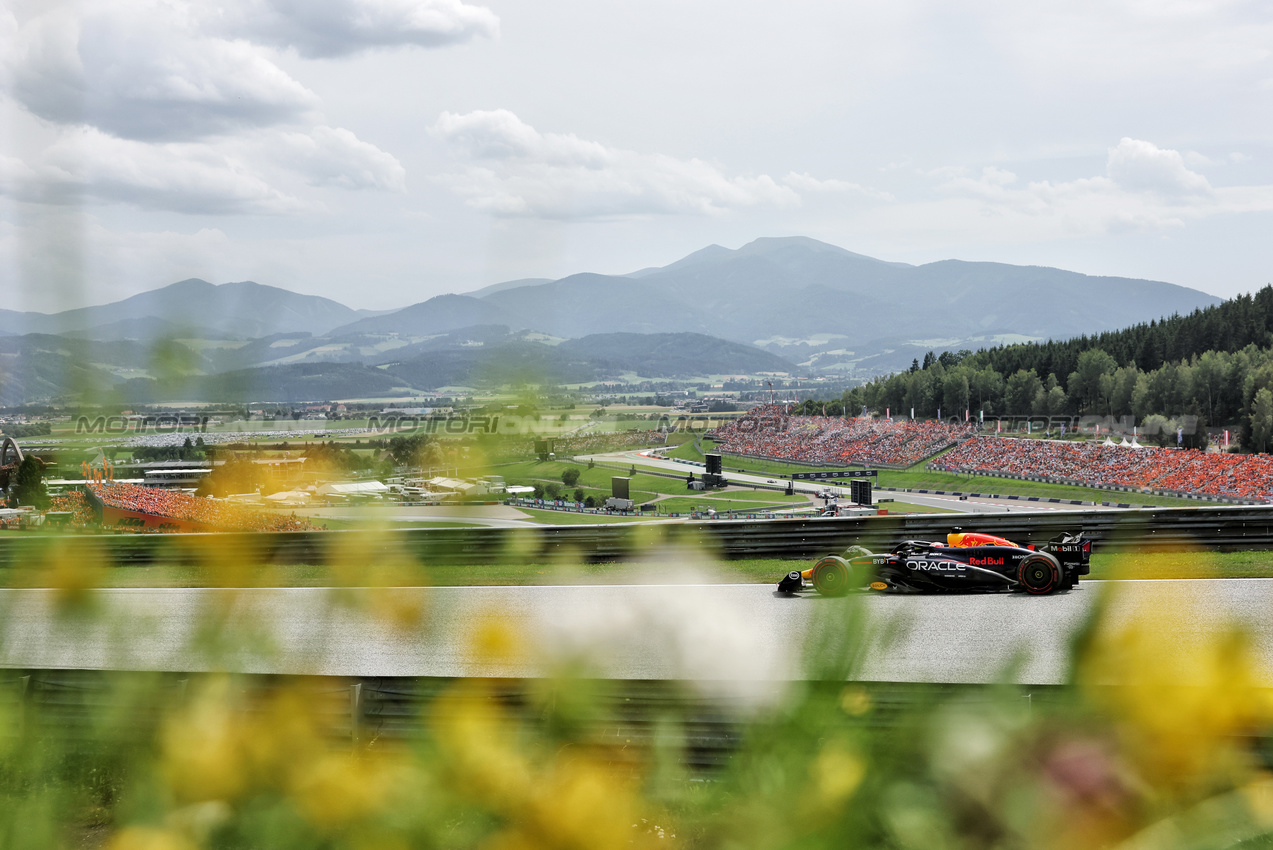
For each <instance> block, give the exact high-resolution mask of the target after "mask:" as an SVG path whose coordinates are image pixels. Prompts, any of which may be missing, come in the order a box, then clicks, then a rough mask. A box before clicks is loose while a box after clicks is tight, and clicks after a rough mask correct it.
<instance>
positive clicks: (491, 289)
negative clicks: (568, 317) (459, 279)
mask: <svg viewBox="0 0 1273 850" xmlns="http://www.w3.org/2000/svg"><path fill="white" fill-rule="evenodd" d="M541 283H552V278H550V277H524V278H521V279H519V280H506V281H504V282H503V283H492V284H491V285H490V286H483V287H482V288H481V289H475V290H473V291H472V292H465V293H463V294H464V295H467V296H469V297H470V298H485V297H486V296H487V295H491V294H493V293H496V292H503V291H504V290H505V289H517V288H518V287H521V286H538V285H539V284H541Z"/></svg>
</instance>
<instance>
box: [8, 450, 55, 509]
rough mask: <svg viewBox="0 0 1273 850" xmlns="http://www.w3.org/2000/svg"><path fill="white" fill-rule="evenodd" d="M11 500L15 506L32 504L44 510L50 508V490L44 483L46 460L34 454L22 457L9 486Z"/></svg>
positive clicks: (31, 505)
mask: <svg viewBox="0 0 1273 850" xmlns="http://www.w3.org/2000/svg"><path fill="white" fill-rule="evenodd" d="M9 501H10V503H11V505H13V506H19V505H21V506H30V507H35V508H37V509H39V510H42V511H43V510H47V509H48V507H49V490H48V488H47V487H46V486H45V485H44V461H42V460H40V459H39V458H38V457H35V456H34V455H27V456H26V457H24V458H23V459H22V463H20V464H18V468H17V470H16V471H15V472H14V476H13V482H12V484H10V486H9Z"/></svg>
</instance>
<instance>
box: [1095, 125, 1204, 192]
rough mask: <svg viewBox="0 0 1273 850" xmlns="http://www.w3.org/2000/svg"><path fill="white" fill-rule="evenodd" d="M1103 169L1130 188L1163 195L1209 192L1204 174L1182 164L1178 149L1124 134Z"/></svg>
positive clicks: (1183, 161) (1183, 162) (1183, 160)
mask: <svg viewBox="0 0 1273 850" xmlns="http://www.w3.org/2000/svg"><path fill="white" fill-rule="evenodd" d="M1106 173H1107V174H1108V175H1109V177H1110V179H1111V180H1113V181H1115V182H1116V183H1118V184H1119V185H1120V186H1122V187H1124V188H1126V189H1131V190H1133V191H1148V192H1159V193H1161V194H1164V195H1209V194H1211V184H1210V183H1208V182H1207V178H1205V177H1203V176H1202V175H1201V174H1198V173H1197V172H1195V171H1190V170H1189V168H1188V167H1187V166H1186V165H1185V159H1184V157H1183V156H1181V155H1180V152H1179V151H1173V150H1166V149H1164V148H1160V147H1158V146H1157V145H1155V144H1153V143H1152V142H1145V141H1141V140H1140V139H1129V138H1126V137H1124V138H1123V139H1122V140H1121V141H1120V142H1119V143H1118V146H1117V147H1115V148H1112V149H1111V150H1110V152H1109V161H1108V163H1107V165H1106Z"/></svg>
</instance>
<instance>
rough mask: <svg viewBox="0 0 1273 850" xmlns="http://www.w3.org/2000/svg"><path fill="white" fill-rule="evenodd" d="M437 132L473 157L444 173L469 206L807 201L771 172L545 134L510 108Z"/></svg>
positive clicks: (552, 211) (587, 209) (541, 208)
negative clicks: (748, 172)
mask: <svg viewBox="0 0 1273 850" xmlns="http://www.w3.org/2000/svg"><path fill="white" fill-rule="evenodd" d="M433 133H434V135H435V136H437V137H438V138H440V139H441V140H443V141H444V142H446V143H447V144H448V145H449V146H450V148H451V150H452V151H453V153H454V154H455V155H456V156H457V157H458V158H459V159H461V160H464V161H465V162H466V165H464V166H463V167H461V168H460V169H459V170H458V171H455V172H452V173H450V174H448V175H446V176H445V177H443V178H442V179H443V181H444V182H445V183H447V184H448V185H450V187H451V188H452V190H453V191H455V192H456V193H457V194H459V195H460V196H462V197H464V198H465V199H466V202H467V203H468V205H469V206H472V207H474V208H476V209H480V210H484V211H487V212H491V213H494V214H496V215H504V216H531V217H539V218H553V219H575V218H605V217H612V216H625V215H643V214H669V213H700V214H701V213H720V212H723V211H726V210H729V209H735V208H739V207H747V206H753V205H757V204H770V205H778V206H785V205H790V204H795V203H798V202H799V195H798V194H797V193H796V192H795V191H794V190H792V189H791V188H790V187H787V186H783V185H781V184H779V183H778V182H776V181H775V180H774V179H773V178H772V177H769V176H768V175H764V174H761V175H757V176H736V177H730V176H728V175H726V174H724V173H723V172H722V171H721V169H720V168H719V167H717V166H716V165H714V164H712V163H709V162H705V161H703V160H700V159H677V158H675V157H670V156H665V155H662V154H644V153H638V152H636V151H629V150H623V149H620V148H612V147H608V146H606V145H603V144H600V143H598V142H593V141H588V140H585V139H580V138H578V137H577V136H575V135H573V134H559V133H541V132H539V131H538V130H536V129H535V128H534V127H531V126H530V125H529V124H526V123H525V122H523V121H522V120H521V119H520V118H518V117H517V116H516V115H514V114H513V113H512V112H509V111H508V110H504V109H497V110H491V111H477V112H470V113H467V114H464V115H457V114H453V113H449V112H446V113H443V114H442V115H441V117H440V118H439V119H438V120H437V122H436V123H435V124H434V126H433Z"/></svg>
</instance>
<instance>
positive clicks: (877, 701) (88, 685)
mask: <svg viewBox="0 0 1273 850" xmlns="http://www.w3.org/2000/svg"><path fill="white" fill-rule="evenodd" d="M203 675H206V674H198V673H193V674H191V673H142V674H138V673H127V672H114V671H95V670H3V671H0V706H2V707H5V708H6V709H7V710H8V712H9V716H10V717H14V718H18V720H19V722H18V723H16V724H11V725H10V726H8V727H6V728H4V729H0V742H3V740H4V739H5V738H7V737H10V736H22V737H27V738H32V739H35V740H40V739H44V738H56V739H58V740H60V741H65V742H67V743H70V744H73V745H78V746H85V745H91V744H92V743H93V742H94V741H98V740H110V741H112V742H115V743H119V742H121V741H126V742H136V743H138V744H144V743H145V741H146V740H147V739H149V738H153V737H154V736H155V734H157V730H158V728H159V726H160V724H161V722H162V718H163V717H164V715H165V713H166V712H170V711H171V710H173V709H174V708H177V707H179V706H180V705H181V704H183V703H184V702H185V701H186V700H187V699H188V698H189V696H188V695H189V694H191V693H195V692H197V690H198V688H199V679H200V677H201V676H203ZM295 681H299V680H295ZM287 682H288V679H287V678H286V677H284V678H279V677H276V676H264V675H239V676H235V677H234V679H233V683H234V687H236V688H237V689H238V691H239V693H238V694H237V696H239V697H241V699H240V700H239V701H240V703H241V704H242V705H243V706H244V708H243V710H244V711H251V710H253V708H252V706H253V705H255V704H259V701H260V698H262V697H264V696H267V695H268V694H269V693H270V692H271V690H272V689H275V688H277V687H279V686H280V685H285V684H287ZM455 684H456V680H454V679H447V678H415V677H382V678H357V679H351V678H342V677H325V678H324V677H319V678H309V679H306V680H305V685H304V686H305V687H306V688H307V691H306V693H307V696H308V697H309V700H308V702H309V705H310V706H311V707H312V708H313V710H314V712H315V715H316V718H317V719H318V723H319V728H320V729H321V730H322V731H323V732H324V733H325V735H326V736H327V737H328V739H329V740H331V741H333V742H349V743H350V744H351V745H352V746H354V747H373V746H374V747H383V746H385V745H390V744H393V743H395V742H410V741H413V740H418V739H419V738H420V737H421V735H422V733H423V730H424V729H425V728H426V727H427V726H428V725H430V724H437V725H438V726H440V727H441V728H445V727H446V726H447V723H448V721H449V720H450V717H449V715H448V714H447V713H446V712H449V711H467V710H470V706H469V705H467V704H465V703H464V702H460V703H458V704H452V703H449V702H447V701H442V702H439V700H438V698H439V697H440V696H442V695H443V694H445V693H446V692H447V691H449V690H450V689H452V688H453V687H454V685H455ZM484 684H485V687H484V688H482V689H481V691H480V692H481V693H482V695H483V698H484V699H486V700H489V701H491V702H492V703H494V704H498V705H499V706H500V707H501V708H502V709H503V712H502V713H503V717H504V722H506V723H515V724H523V725H525V726H526V727H528V728H530V729H532V730H540V729H542V728H543V727H544V726H545V725H546V724H548V723H550V722H551V720H550V718H549V717H548V716H547V715H546V714H545V711H544V709H543V693H544V691H543V684H542V683H539V682H535V681H530V680H525V679H499V680H484ZM826 686H827V687H831V688H834V689H835V692H837V693H838V692H839V691H840V690H841V689H843V687H844V683H843V682H842V681H837V682H829V683H827V684H826ZM860 687H862V688H863V690H864V692H865V693H866V694H867V695H868V697H869V700H870V705H871V707H872V710H871V712H870V713H869V714H868V715H865V716H863V717H860V718H856V717H853V716H852V715H847V714H846V715H844V716H843V717H842V722H844V723H845V724H846V725H859V726H866V727H871V728H889V727H894V726H896V725H897V724H898V722H899V717H900V716H902V715H904V714H906V713H908V712H913V711H914V710H916V708H917V707H919V706H922V705H927V704H930V703H931V701H932V700H933V699H934V698H935V697H937V696H939V695H946V696H950V695H951V694H953V693H958V694H959V695H960V697H961V699H962V700H963V701H964V702H967V701H969V700H974V701H975V700H985V701H987V702H994V701H999V700H1001V699H1002V698H1003V692H1002V691H1001V690H999V689H996V688H987V687H984V686H977V685H940V684H907V683H893V682H862V683H860ZM585 690H586V692H587V693H588V694H589V701H588V702H587V703H586V705H587V710H586V712H585V711H581V712H577V713H576V715H575V716H574V717H573V721H574V723H575V724H576V726H577V730H578V731H577V733H576V734H577V740H579V741H581V742H583V743H586V744H587V745H588V746H589V747H592V748H595V749H596V750H597V751H599V752H609V753H610V758H611V759H612V760H613V761H614V762H633V761H634V760H635V761H637V762H640V761H643V760H648V758H649V755H650V753H651V752H652V751H653V750H654V749H656V748H657V747H659V746H666V744H667V743H668V738H669V735H675V736H677V737H678V738H679V740H678V741H677V750H678V751H679V754H680V761H681V763H682V764H683V765H684V766H686V767H688V768H690V769H691V770H693V771H696V772H699V773H706V774H708V775H710V774H711V773H712V772H714V771H717V770H719V769H721V768H723V767H725V766H726V765H728V763H729V761H730V759H731V758H732V757H733V755H734V753H735V752H736V751H737V749H738V747H739V745H740V743H741V742H742V735H743V732H744V726H745V723H746V721H747V718H748V717H749V716H750V713H749V712H748V710H747V706H746V705H745V704H743V703H740V702H739V701H737V700H731V699H727V698H723V697H708V696H703V695H702V694H700V693H698V692H697V689H696V688H694V687H693V685H692V684H687V683H684V682H676V681H661V680H627V679H618V680H615V679H609V680H589V681H588V682H587V683H585ZM1019 693H1020V697H1021V698H1026V699H1031V700H1039V699H1051V698H1057V697H1058V696H1059V695H1061V693H1062V690H1061V688H1060V687H1059V686H1021V687H1020V688H1019ZM580 708H582V704H581V706H580ZM669 720H674V721H675V723H674V725H671V726H670V725H669V722H668V721H669Z"/></svg>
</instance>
